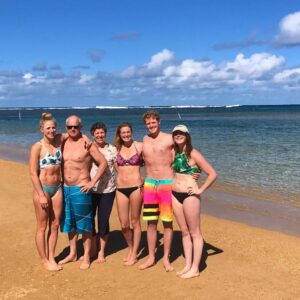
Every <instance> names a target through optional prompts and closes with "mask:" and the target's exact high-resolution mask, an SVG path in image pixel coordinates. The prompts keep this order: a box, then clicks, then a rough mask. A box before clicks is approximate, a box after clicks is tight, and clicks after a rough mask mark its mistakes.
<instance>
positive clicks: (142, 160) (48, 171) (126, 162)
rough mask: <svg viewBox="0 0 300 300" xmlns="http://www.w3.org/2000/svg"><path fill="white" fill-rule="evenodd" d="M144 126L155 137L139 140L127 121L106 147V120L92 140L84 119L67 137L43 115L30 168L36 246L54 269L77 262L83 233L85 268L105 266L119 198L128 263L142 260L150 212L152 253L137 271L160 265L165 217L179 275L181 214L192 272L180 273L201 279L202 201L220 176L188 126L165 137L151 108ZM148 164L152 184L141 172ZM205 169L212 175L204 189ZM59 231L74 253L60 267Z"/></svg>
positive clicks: (72, 122) (69, 126) (75, 121)
mask: <svg viewBox="0 0 300 300" xmlns="http://www.w3.org/2000/svg"><path fill="white" fill-rule="evenodd" d="M143 120H144V123H145V126H146V128H147V130H148V134H147V135H145V137H144V139H143V141H142V142H137V141H134V140H133V130H132V126H131V124H130V123H127V122H124V123H122V124H120V125H119V126H118V127H117V129H116V133H115V139H114V145H111V144H108V143H107V142H106V134H107V128H106V126H105V124H103V123H101V122H97V123H95V124H93V125H92V127H91V129H90V132H91V134H92V137H93V141H90V139H89V138H88V137H87V136H85V135H83V134H82V133H81V130H82V122H81V120H80V118H79V117H78V116H75V115H73V116H70V117H68V118H67V120H66V133H63V134H57V132H56V121H55V119H54V118H53V116H52V115H51V114H50V113H43V114H42V117H41V121H40V130H41V132H42V133H43V138H42V139H41V140H40V141H38V142H36V143H35V144H34V145H33V146H32V149H31V152H30V162H29V165H30V173H31V178H32V183H33V187H34V193H33V202H34V207H35V212H36V219H37V231H36V245H37V249H38V252H39V255H40V258H41V261H42V264H43V266H44V267H45V268H46V269H47V270H50V271H59V270H61V269H62V265H63V264H65V263H68V262H72V261H76V260H77V249H76V245H77V239H78V234H82V240H83V247H84V254H83V256H82V257H81V258H80V260H81V263H80V268H81V269H84V270H85V269H88V268H89V267H90V257H91V256H97V261H98V262H99V263H103V262H105V247H106V245H107V242H108V237H109V231H110V228H109V218H110V214H111V211H112V207H113V203H114V199H116V202H117V210H118V216H119V220H120V226H121V231H122V233H123V236H124V238H125V240H126V243H127V245H128V253H127V255H126V256H125V257H124V258H123V260H124V264H125V265H127V266H131V265H133V264H135V263H136V262H137V260H138V253H139V246H140V241H141V223H140V215H141V212H142V211H143V212H142V214H143V220H145V221H147V242H148V251H149V255H148V257H147V259H146V261H145V262H144V263H142V264H141V265H139V267H138V268H139V269H140V270H144V269H147V268H149V267H152V266H153V265H154V264H155V250H156V242H157V225H158V220H159V219H161V221H162V223H163V228H164V256H163V266H164V268H165V270H166V271H167V272H168V271H172V270H173V267H172V265H171V263H170V260H169V257H170V251H171V243H172V235H173V226H172V224H173V213H174V215H175V218H176V220H177V223H178V225H179V228H180V230H181V232H182V244H183V249H184V256H185V266H184V268H183V269H182V270H181V271H179V272H177V275H178V276H180V277H182V278H192V277H196V276H198V275H199V264H200V259H201V255H202V249H203V237H202V234H201V231H200V210H201V201H200V199H201V194H202V193H203V192H204V191H205V190H206V189H207V188H209V187H210V186H211V184H212V183H213V182H214V181H215V180H216V177H217V174H216V172H215V170H214V169H213V167H212V166H211V165H210V164H209V163H208V162H207V161H206V160H205V158H204V157H203V156H202V155H201V153H200V152H199V151H198V150H196V149H194V148H193V146H192V144H191V136H190V134H189V130H188V128H187V127H186V126H185V125H177V126H175V128H174V129H173V131H172V134H168V133H165V132H162V131H161V130H160V116H159V114H158V112H156V111H152V110H151V111H147V112H146V113H145V114H144V116H143ZM143 165H144V166H145V169H146V178H145V179H144V178H143V177H142V176H141V172H140V171H141V167H142V166H143ZM201 171H204V172H205V173H206V174H207V177H206V178H205V180H204V181H203V182H202V183H201V184H200V186H198V181H197V180H198V178H199V176H200V173H201ZM96 223H97V230H98V233H97V232H96ZM47 226H48V234H47V239H46V230H47ZM59 226H60V227H61V231H62V232H66V233H68V238H69V243H70V252H69V254H68V256H67V257H65V258H64V259H62V260H61V261H59V262H58V263H57V262H56V261H55V256H54V253H55V246H56V242H57V237H58V229H59ZM45 239H46V241H45ZM95 254H96V255H95Z"/></svg>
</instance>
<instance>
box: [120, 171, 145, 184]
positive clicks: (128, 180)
mask: <svg viewBox="0 0 300 300" xmlns="http://www.w3.org/2000/svg"><path fill="white" fill-rule="evenodd" d="M142 183H143V180H142V178H141V175H140V166H122V167H121V166H120V167H118V176H117V187H119V188H122V187H134V186H140V185H141V184H142Z"/></svg>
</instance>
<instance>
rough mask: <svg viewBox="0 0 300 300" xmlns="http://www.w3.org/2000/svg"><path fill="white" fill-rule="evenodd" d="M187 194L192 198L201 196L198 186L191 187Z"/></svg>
mask: <svg viewBox="0 0 300 300" xmlns="http://www.w3.org/2000/svg"><path fill="white" fill-rule="evenodd" d="M187 192H188V194H189V195H190V196H192V195H195V196H200V195H201V191H200V189H199V188H198V187H196V186H189V187H188V189H187Z"/></svg>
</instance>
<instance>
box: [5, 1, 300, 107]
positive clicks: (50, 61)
mask: <svg viewBox="0 0 300 300" xmlns="http://www.w3.org/2000/svg"><path fill="white" fill-rule="evenodd" d="M237 104H239V105H252V104H253V105H258V104H300V1H299V0H297V1H296V0H276V1H274V0H260V1H258V0H251V1H250V0H243V1H241V0H226V1H224V0H207V1H206V0H197V1H196V0H182V1H179V0H168V1H167V0H149V1H146V0H118V1H117V0H107V1H106V0H105V1H104V0H85V1H78V0H51V1H50V0H32V1H31V0H27V1H25V0H24V1H22V0H18V1H16V0H0V107H35V106H46V107H49V106H50V107H66V106H67V107H69V106H72V107H90V106H144V105H153V106H160V105H178V106H181V105H197V106H202V105H203V106H204V105H237Z"/></svg>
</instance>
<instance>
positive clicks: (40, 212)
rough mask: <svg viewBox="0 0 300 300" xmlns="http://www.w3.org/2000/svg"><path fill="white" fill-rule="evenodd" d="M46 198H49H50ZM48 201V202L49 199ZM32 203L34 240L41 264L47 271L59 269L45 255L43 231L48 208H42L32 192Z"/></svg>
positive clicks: (47, 217) (44, 230)
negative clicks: (33, 209) (34, 226)
mask: <svg viewBox="0 0 300 300" xmlns="http://www.w3.org/2000/svg"><path fill="white" fill-rule="evenodd" d="M48 200H50V198H49V199H48ZM48 203H50V201H49V202H48ZM33 204H34V208H35V215H36V221H37V226H36V235H35V242H36V247H37V250H38V253H39V256H40V258H41V263H42V266H43V267H44V268H45V269H46V270H48V271H59V270H60V269H61V268H59V267H58V266H57V265H56V263H55V264H53V263H51V262H50V261H49V260H48V258H47V255H46V245H45V232H46V229H47V223H48V219H49V208H47V209H43V208H42V207H41V205H40V203H39V201H38V196H37V194H36V193H34V195H33Z"/></svg>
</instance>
